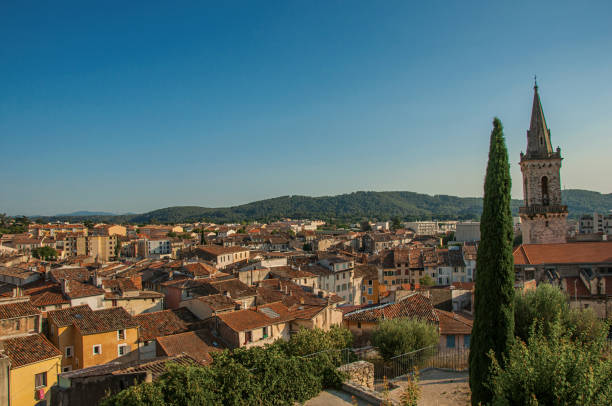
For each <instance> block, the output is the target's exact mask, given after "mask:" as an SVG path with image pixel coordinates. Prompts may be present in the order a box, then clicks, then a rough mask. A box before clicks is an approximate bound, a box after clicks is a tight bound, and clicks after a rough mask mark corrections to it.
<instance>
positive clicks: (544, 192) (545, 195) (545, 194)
mask: <svg viewBox="0 0 612 406" xmlns="http://www.w3.org/2000/svg"><path fill="white" fill-rule="evenodd" d="M549 202H550V200H549V199H548V178H547V177H546V176H543V177H542V204H543V205H544V206H548V204H549Z"/></svg>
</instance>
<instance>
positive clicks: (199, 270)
mask: <svg viewBox="0 0 612 406" xmlns="http://www.w3.org/2000/svg"><path fill="white" fill-rule="evenodd" d="M183 269H184V270H185V271H186V272H187V273H189V274H191V275H193V276H194V277H197V276H211V275H214V274H215V273H216V272H218V270H217V268H215V267H214V266H212V265H210V264H206V263H203V262H194V263H190V264H185V265H184V266H183Z"/></svg>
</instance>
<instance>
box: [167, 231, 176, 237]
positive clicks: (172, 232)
mask: <svg viewBox="0 0 612 406" xmlns="http://www.w3.org/2000/svg"><path fill="white" fill-rule="evenodd" d="M166 236H167V237H170V238H175V237H176V233H175V232H174V231H170V232H168V233H167V234H166Z"/></svg>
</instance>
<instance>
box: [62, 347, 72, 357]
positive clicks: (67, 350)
mask: <svg viewBox="0 0 612 406" xmlns="http://www.w3.org/2000/svg"><path fill="white" fill-rule="evenodd" d="M73 351H74V347H73V346H71V345H70V346H68V347H66V348H65V349H64V353H65V355H66V358H71V357H72V353H73Z"/></svg>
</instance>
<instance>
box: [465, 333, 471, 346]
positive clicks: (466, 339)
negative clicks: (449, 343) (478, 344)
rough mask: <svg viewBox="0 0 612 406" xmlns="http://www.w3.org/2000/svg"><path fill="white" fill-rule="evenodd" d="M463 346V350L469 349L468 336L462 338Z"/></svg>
mask: <svg viewBox="0 0 612 406" xmlns="http://www.w3.org/2000/svg"><path fill="white" fill-rule="evenodd" d="M463 346H464V347H465V348H470V335H469V334H468V335H466V336H463Z"/></svg>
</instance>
